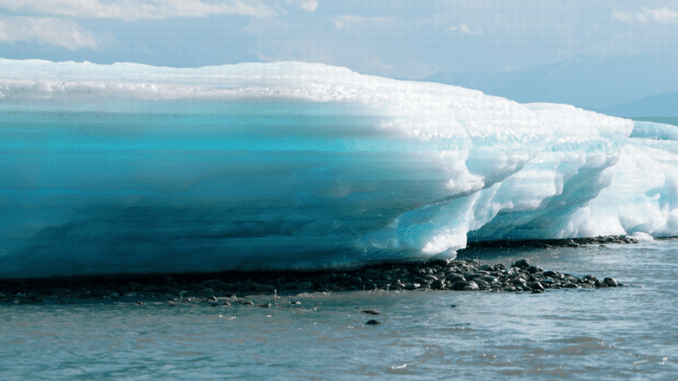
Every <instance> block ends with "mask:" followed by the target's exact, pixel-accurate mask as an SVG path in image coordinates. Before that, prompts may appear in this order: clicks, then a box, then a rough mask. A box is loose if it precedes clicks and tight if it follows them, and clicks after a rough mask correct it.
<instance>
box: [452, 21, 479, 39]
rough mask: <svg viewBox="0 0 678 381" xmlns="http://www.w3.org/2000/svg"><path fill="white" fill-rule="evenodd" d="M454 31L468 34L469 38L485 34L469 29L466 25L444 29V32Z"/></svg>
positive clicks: (477, 29)
mask: <svg viewBox="0 0 678 381" xmlns="http://www.w3.org/2000/svg"><path fill="white" fill-rule="evenodd" d="M455 31H460V32H461V33H464V34H468V35H471V36H482V35H483V34H485V32H483V30H482V29H480V28H476V29H471V28H469V27H468V26H467V25H466V24H461V25H460V26H458V27H456V26H451V27H449V28H445V32H455Z"/></svg>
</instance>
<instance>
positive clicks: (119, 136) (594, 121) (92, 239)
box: [0, 60, 678, 277]
mask: <svg viewBox="0 0 678 381" xmlns="http://www.w3.org/2000/svg"><path fill="white" fill-rule="evenodd" d="M140 81H143V82H140ZM0 94H2V98H0V113H1V114H0V115H1V119H0V137H1V138H0V163H2V165H1V166H0V277H16V276H50V275H74V274H98V273H140V272H168V273H169V272H177V271H221V270H272V269H276V270H280V269H307V270H310V269H319V268H343V267H352V266H358V265H361V264H364V263H368V262H373V261H384V260H410V259H421V258H430V257H433V256H439V257H453V256H454V255H455V252H456V251H457V250H459V249H461V248H464V247H465V246H466V245H467V243H468V242H469V241H484V240H500V239H535V238H536V239H539V238H565V237H583V236H596V235H605V234H633V235H636V236H637V237H639V238H646V239H650V238H651V237H657V236H667V235H676V234H678V208H677V207H676V200H677V199H678V198H677V197H676V196H677V195H678V181H677V179H678V172H677V170H678V167H677V166H676V164H677V163H678V157H677V156H676V154H677V153H678V152H677V151H678V144H676V139H675V137H676V136H678V134H676V132H675V127H674V126H668V125H661V124H657V123H649V122H636V123H634V122H632V121H630V120H625V119H620V118H614V117H608V116H604V115H600V114H596V113H592V112H588V111H584V110H580V109H576V108H574V107H572V106H567V105H551V104H528V105H521V104H518V103H515V102H512V101H509V100H506V99H503V98H498V97H491V96H487V95H484V94H482V93H480V92H478V91H474V90H468V89H462V88H458V87H453V86H446V85H440V84H430V83H416V82H402V81H396V80H390V79H384V78H379V77H371V76H363V75H360V74H357V73H353V72H350V71H348V70H347V69H344V68H335V67H330V66H326V65H312V64H302V63H278V64H241V65H230V66H229V65H227V66H219V67H209V68H199V69H172V68H154V67H150V66H144V65H137V64H115V65H94V64H89V63H72V62H67V63H52V62H48V61H38V60H31V61H12V60H0Z"/></svg>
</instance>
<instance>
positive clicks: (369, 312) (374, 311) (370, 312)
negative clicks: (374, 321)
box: [360, 310, 381, 315]
mask: <svg viewBox="0 0 678 381" xmlns="http://www.w3.org/2000/svg"><path fill="white" fill-rule="evenodd" d="M360 312H362V313H364V314H368V315H379V314H381V312H379V311H377V310H362V311H360Z"/></svg>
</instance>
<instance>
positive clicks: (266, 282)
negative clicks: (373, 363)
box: [0, 236, 633, 315]
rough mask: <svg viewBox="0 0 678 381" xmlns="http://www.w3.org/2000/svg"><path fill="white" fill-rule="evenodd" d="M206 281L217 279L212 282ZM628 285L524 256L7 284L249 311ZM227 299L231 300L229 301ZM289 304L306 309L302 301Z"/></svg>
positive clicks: (39, 299) (70, 296)
mask: <svg viewBox="0 0 678 381" xmlns="http://www.w3.org/2000/svg"><path fill="white" fill-rule="evenodd" d="M535 242H536V241H535ZM573 242H575V243H577V244H578V245H583V244H590V243H587V242H588V241H586V242H585V241H584V240H583V239H576V240H574V241H573ZM591 242H598V243H602V242H604V243H606V244H610V243H632V242H633V240H632V239H631V238H627V237H619V236H613V237H599V238H596V239H594V240H593V241H591ZM505 243H506V242H505ZM514 243H515V242H514ZM514 243H511V245H512V244H514ZM556 243H557V242H551V241H549V242H548V245H550V246H560V247H564V246H567V244H568V243H567V241H563V242H561V244H556ZM546 244H547V243H544V245H546ZM507 245H508V244H507ZM535 245H536V243H535ZM528 246H529V245H528ZM536 247H540V246H536ZM200 277H209V278H208V279H207V280H204V279H200ZM601 279H602V280H601ZM622 286H623V285H622V284H620V283H619V282H617V280H616V279H614V278H612V277H596V276H594V275H586V276H584V277H582V278H578V277H576V276H572V275H570V274H564V273H561V272H559V271H554V270H544V269H542V268H541V267H539V266H538V265H536V264H533V263H532V262H531V261H530V260H529V259H518V260H516V261H515V262H513V264H512V265H511V266H508V268H507V267H505V266H504V265H503V264H501V263H496V264H486V263H482V264H481V263H480V262H479V261H477V260H468V259H455V260H441V259H437V260H431V261H428V262H406V263H385V264H378V265H373V266H367V267H365V268H361V269H357V270H353V271H346V270H343V271H341V272H340V271H336V272H332V271H325V272H313V273H310V272H309V273H304V272H284V273H283V272H277V273H276V272H271V273H266V272H262V273H242V274H239V273H211V274H173V276H172V277H168V276H166V275H164V276H161V275H158V276H152V275H148V276H143V277H139V276H135V275H111V276H99V277H87V276H80V277H70V278H68V279H63V280H58V281H55V280H45V279H39V278H38V279H0V303H15V304H27V303H60V302H64V303H73V302H75V301H74V299H80V300H79V301H77V302H79V303H82V302H85V303H91V302H98V301H99V300H102V299H108V300H109V301H111V302H112V301H115V302H129V303H133V304H137V305H144V304H145V303H144V302H143V301H141V300H139V299H151V300H153V299H160V300H162V301H168V302H167V305H168V306H178V305H179V304H178V303H175V302H172V301H173V300H180V301H183V302H186V303H194V304H192V305H200V304H201V303H204V304H203V305H211V306H218V305H223V306H229V305H231V303H234V302H237V303H239V304H241V305H245V306H247V305H254V302H253V301H252V300H245V299H237V298H236V294H238V296H240V297H243V296H247V295H256V294H262V295H275V298H276V300H277V299H278V298H279V297H280V296H281V295H296V294H299V293H302V292H304V293H313V292H348V291H350V290H390V291H401V290H406V292H421V291H422V290H440V291H441V292H442V291H443V290H448V291H447V292H464V291H486V292H490V291H491V292H519V291H525V292H537V293H541V292H551V291H553V290H558V289H563V288H565V289H567V288H570V289H578V288H584V289H593V288H613V287H622ZM226 298H229V300H230V301H231V302H228V301H225V300H224V299H226ZM259 303H261V302H259ZM289 303H290V304H292V305H299V304H301V303H300V302H299V301H290V302H289ZM258 306H259V307H262V308H271V306H272V305H271V304H270V303H263V304H259V305H258ZM368 311H373V312H377V313H378V311H376V310H364V311H361V312H363V313H365V314H375V313H373V312H368ZM375 315H376V314H375Z"/></svg>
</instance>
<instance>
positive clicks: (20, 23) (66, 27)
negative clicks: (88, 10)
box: [0, 17, 97, 50]
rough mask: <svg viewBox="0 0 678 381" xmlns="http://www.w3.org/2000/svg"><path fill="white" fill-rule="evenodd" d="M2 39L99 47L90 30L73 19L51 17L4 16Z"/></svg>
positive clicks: (1, 28)
mask: <svg viewBox="0 0 678 381" xmlns="http://www.w3.org/2000/svg"><path fill="white" fill-rule="evenodd" d="M0 41H3V42H10V41H40V42H44V43H48V44H51V45H57V46H62V47H64V48H66V49H69V50H76V49H80V48H90V49H96V48H97V43H96V41H95V40H94V37H93V35H92V33H91V32H90V31H88V30H87V29H84V28H82V27H80V26H79V25H78V24H76V23H74V22H72V21H69V20H62V19H58V18H51V17H11V18H9V17H2V18H0Z"/></svg>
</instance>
